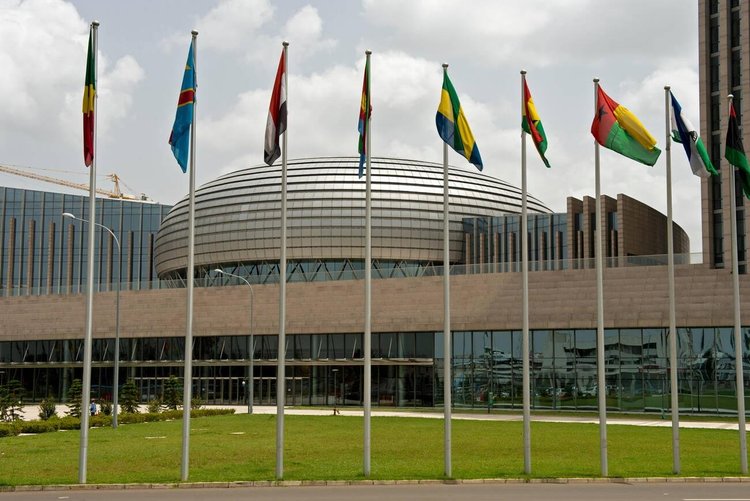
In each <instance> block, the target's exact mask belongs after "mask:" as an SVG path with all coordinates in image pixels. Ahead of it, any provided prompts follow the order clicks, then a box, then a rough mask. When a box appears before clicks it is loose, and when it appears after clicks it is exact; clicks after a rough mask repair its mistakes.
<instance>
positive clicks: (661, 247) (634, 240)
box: [617, 193, 690, 256]
mask: <svg viewBox="0 0 750 501" xmlns="http://www.w3.org/2000/svg"><path fill="white" fill-rule="evenodd" d="M617 214H618V223H619V229H618V240H619V244H620V251H619V255H620V256H656V255H663V254H667V232H666V228H667V217H666V216H665V215H664V214H662V213H661V212H659V211H657V210H656V209H653V208H652V207H649V206H648V205H646V204H644V203H643V202H640V201H638V200H636V199H634V198H631V197H629V196H627V195H623V194H622V193H620V194H619V195H617ZM672 234H673V241H674V252H675V254H688V253H690V239H689V237H688V236H687V233H685V231H683V229H682V228H681V227H680V226H679V225H678V224H677V223H675V222H674V221H673V222H672Z"/></svg>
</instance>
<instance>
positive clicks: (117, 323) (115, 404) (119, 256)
mask: <svg viewBox="0 0 750 501" xmlns="http://www.w3.org/2000/svg"><path fill="white" fill-rule="evenodd" d="M63 217H67V218H70V219H74V220H78V221H81V222H83V223H90V222H91V221H89V220H87V219H83V218H80V217H76V216H75V215H73V214H71V213H70V212H63ZM94 226H98V227H99V228H102V229H104V230H107V231H108V232H109V234H110V235H112V238H113V239H114V241H115V244H116V245H117V261H118V263H117V281H116V282H115V364H114V375H113V376H112V379H113V381H112V428H117V408H118V402H119V401H118V387H119V386H120V267H121V265H122V263H121V261H122V248H121V247H120V240H119V239H118V238H117V235H115V232H113V231H112V230H111V229H109V228H108V227H106V226H104V225H103V224H100V223H97V222H94ZM89 258H91V256H89ZM85 410H86V409H85Z"/></svg>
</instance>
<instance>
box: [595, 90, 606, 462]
mask: <svg viewBox="0 0 750 501" xmlns="http://www.w3.org/2000/svg"><path fill="white" fill-rule="evenodd" d="M598 96H599V79H598V78H594V116H596V114H597V113H598V112H599V110H598V106H599V98H598ZM594 166H595V178H596V251H595V254H596V372H597V392H596V394H597V397H598V401H599V460H600V463H601V474H602V477H606V476H607V475H608V467H607V379H606V377H605V372H604V371H605V366H604V269H603V267H604V256H603V252H604V250H603V247H602V242H603V240H602V233H604V231H603V230H604V228H602V193H601V176H600V174H599V171H600V169H599V143H598V142H597V141H596V140H594Z"/></svg>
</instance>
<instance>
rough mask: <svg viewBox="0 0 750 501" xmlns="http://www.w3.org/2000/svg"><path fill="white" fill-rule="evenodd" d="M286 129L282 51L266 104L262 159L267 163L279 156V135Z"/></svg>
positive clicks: (284, 71) (270, 163) (271, 162)
mask: <svg viewBox="0 0 750 501" xmlns="http://www.w3.org/2000/svg"><path fill="white" fill-rule="evenodd" d="M285 131H286V68H285V66H284V51H282V52H281V60H280V61H279V69H278V70H277V71H276V80H275V81H274V83H273V92H272V93H271V104H270V105H269V106H268V121H267V123H266V142H265V146H264V154H263V159H264V160H265V162H266V163H267V164H268V165H273V163H274V162H275V161H276V159H277V158H279V156H281V147H280V144H279V137H280V136H281V135H282V134H283V133H284V132H285Z"/></svg>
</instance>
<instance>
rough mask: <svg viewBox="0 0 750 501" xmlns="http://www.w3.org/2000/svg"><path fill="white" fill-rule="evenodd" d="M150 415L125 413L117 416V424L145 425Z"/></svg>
mask: <svg viewBox="0 0 750 501" xmlns="http://www.w3.org/2000/svg"><path fill="white" fill-rule="evenodd" d="M147 416H150V414H138V413H137V412H125V413H123V414H120V415H118V416H117V422H118V423H119V424H133V423H145V422H146V417H147Z"/></svg>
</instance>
